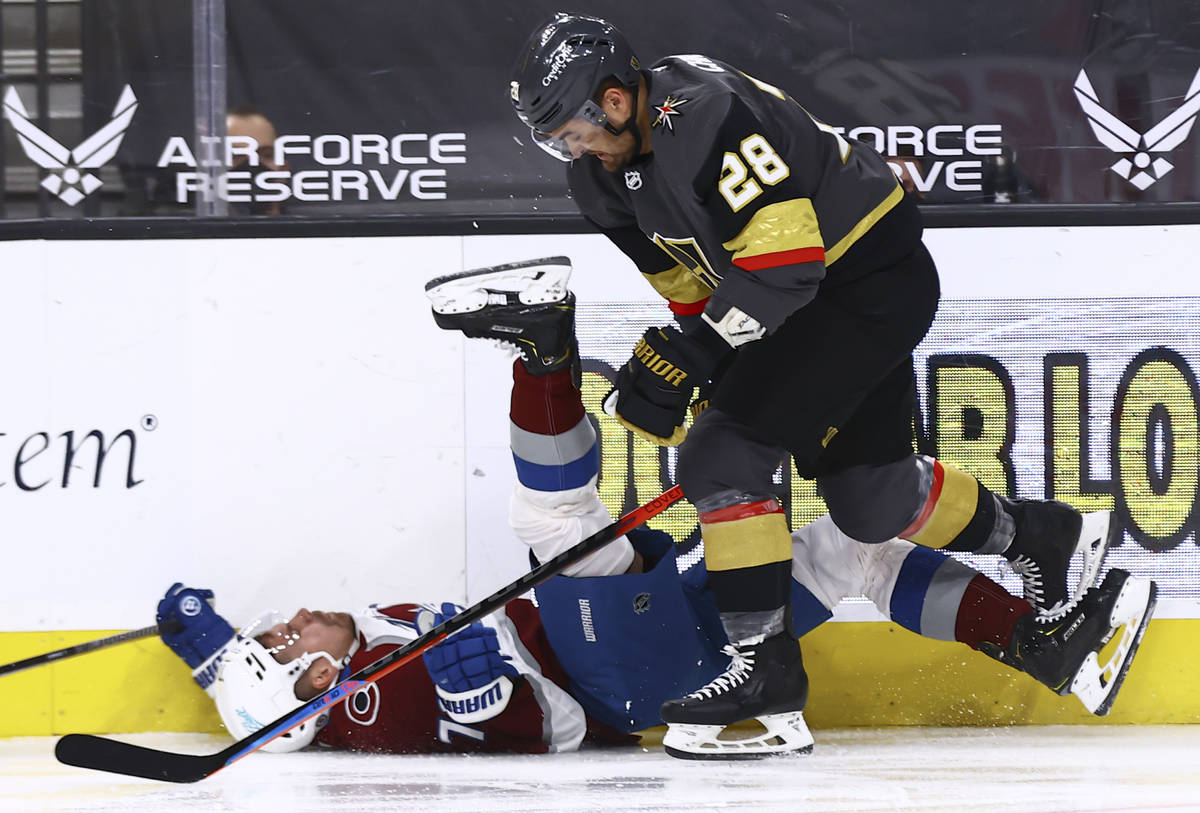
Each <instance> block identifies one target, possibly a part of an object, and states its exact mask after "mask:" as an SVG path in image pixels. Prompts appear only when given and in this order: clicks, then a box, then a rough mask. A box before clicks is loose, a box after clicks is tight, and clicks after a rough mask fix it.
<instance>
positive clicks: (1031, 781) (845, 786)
mask: <svg viewBox="0 0 1200 813" xmlns="http://www.w3.org/2000/svg"><path fill="white" fill-rule="evenodd" d="M814 735H815V736H816V738H817V745H816V750H815V751H814V753H813V754H812V755H811V756H807V757H786V758H774V759H770V760H759V761H754V762H740V763H715V762H686V761H681V760H676V759H673V758H671V757H669V756H666V755H665V754H664V753H663V752H662V749H661V748H659V747H657V746H654V747H648V748H643V747H626V748H620V749H606V750H592V751H583V752H580V753H575V754H558V755H548V756H457V755H449V756H417V757H413V756H366V755H359V754H348V753H336V752H302V753H297V754H263V753H256V754H251V755H250V756H248V757H246V758H245V759H243V760H241V761H240V762H237V763H235V764H234V765H232V766H230V767H229V768H227V769H225V770H223V771H220V772H219V773H217V774H216V775H214V776H212V777H211V778H209V779H206V780H204V781H203V782H199V783H197V784H194V785H169V784H160V783H156V782H150V781H147V780H141V779H132V778H127V777H121V776H113V775H110V774H103V773H96V772H91V771H84V770H80V769H77V768H70V767H67V766H64V765H60V764H59V763H58V762H56V761H55V759H54V757H53V747H54V739H53V738H50V737H36V738H19V739H11V740H0V810H5V811H9V810H12V811H23V812H24V811H121V813H191V811H248V812H249V811H253V813H274V811H281V812H283V813H302V812H303V811H326V812H327V813H337V812H338V811H345V812H346V813H350V812H351V811H353V813H372V811H397V810H422V811H432V812H440V811H525V812H527V813H531V812H532V811H579V810H585V811H593V810H633V811H638V813H641V811H657V810H686V811H702V810H756V811H806V812H807V811H897V810H898V811H917V810H919V811H966V810H969V811H973V812H974V811H985V810H987V811H992V810H1000V811H1022V812H1023V813H1026V812H1028V811H1089V812H1090V811H1147V810H1153V811H1185V810H1186V811H1194V810H1200V726H1195V725H1193V726H1127V727H1111V726H1105V727H1099V726H1096V727H1089V726H1048V727H1019V728H999V729H978V728H975V729H944V728H943V729H930V728H888V729H857V730H846V731H815V732H814ZM124 739H128V740H130V741H134V742H138V743H140V744H143V745H148V746H150V747H153V748H163V749H169V750H177V751H189V752H192V753H211V752H215V751H217V750H219V749H220V748H222V747H224V746H225V745H226V744H228V740H225V739H223V738H219V737H212V736H204V735H190V734H144V735H131V736H128V737H125V738H124Z"/></svg>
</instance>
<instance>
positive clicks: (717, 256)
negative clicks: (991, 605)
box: [509, 14, 1115, 725]
mask: <svg viewBox="0 0 1200 813" xmlns="http://www.w3.org/2000/svg"><path fill="white" fill-rule="evenodd" d="M509 92H510V96H511V99H512V103H513V105H514V108H515V110H516V113H517V115H518V116H519V117H520V118H521V120H522V121H523V122H524V123H525V124H526V125H528V126H529V127H530V129H531V131H532V133H533V137H534V139H535V140H536V141H537V142H538V143H539V144H540V145H541V146H543V147H544V148H546V149H547V151H549V152H550V153H551V154H553V155H555V156H556V157H559V158H562V159H563V160H566V161H569V162H570V168H569V169H568V178H569V181H570V185H571V191H572V194H573V196H574V198H575V200H576V201H577V202H578V204H579V206H580V209H581V211H582V212H583V214H584V215H585V216H586V217H587V218H588V219H589V220H590V221H591V222H592V223H593V224H594V225H595V226H596V227H597V228H598V229H599V230H600V231H601V232H603V233H604V234H605V235H607V236H608V237H609V238H610V239H611V240H612V241H613V242H614V243H615V244H616V245H617V246H618V247H619V248H620V249H621V250H622V251H623V252H624V253H625V254H626V255H628V256H629V257H630V258H631V259H632V260H633V261H634V263H635V265H636V266H637V267H638V269H639V270H640V271H641V272H642V273H643V274H644V275H645V276H646V278H647V279H648V280H649V282H650V284H651V285H653V286H654V288H655V289H656V290H657V291H658V292H659V293H660V294H661V295H662V296H663V297H665V298H666V299H667V300H668V302H669V304H670V307H671V309H672V310H673V311H674V313H675V315H676V317H677V321H678V322H679V327H680V328H682V330H681V329H678V328H676V327H674V326H668V327H662V328H655V329H651V330H648V331H647V332H646V333H645V334H644V336H643V337H642V339H641V340H640V341H639V342H638V344H637V346H636V347H635V348H634V352H633V355H632V357H631V358H630V360H629V362H628V363H627V364H625V365H624V366H623V367H622V368H621V370H620V371H619V373H618V377H617V380H616V385H615V387H614V388H613V391H612V392H611V393H610V394H609V396H608V398H607V399H606V401H605V408H606V410H608V411H609V412H610V414H612V415H614V416H615V417H617V418H618V419H619V420H620V421H621V422H622V423H623V424H624V425H625V426H627V427H628V428H629V429H630V430H631V431H633V432H635V433H637V434H638V435H640V436H641V437H642V438H644V439H646V440H649V441H650V442H652V443H657V444H662V445H676V444H681V443H682V446H681V448H680V454H679V464H678V480H679V483H680V484H681V485H682V486H683V489H684V493H685V495H686V496H687V497H688V499H689V500H690V501H691V502H692V503H693V504H695V506H696V508H697V510H698V512H699V514H700V520H701V528H702V533H703V537H704V540H705V545H706V548H705V558H706V564H707V568H708V573H709V586H710V587H711V589H712V591H713V594H714V596H715V598H716V601H717V606H718V608H719V611H720V617H721V622H722V625H723V626H724V629H725V632H726V634H727V636H728V638H729V641H730V642H731V645H732V646H733V647H734V648H735V649H736V650H737V653H738V656H737V657H736V658H734V660H733V664H732V665H731V667H730V671H729V672H728V673H727V674H725V675H723V676H720V677H718V678H717V679H716V680H714V681H712V682H711V683H709V684H707V685H706V686H704V687H702V689H700V690H698V691H696V692H694V693H692V694H690V695H687V696H686V697H683V698H680V699H678V700H673V701H668V702H667V703H666V704H665V705H664V707H663V709H662V716H663V719H664V720H665V721H666V722H668V723H669V724H680V725H725V724H728V723H731V722H735V721H737V720H743V719H749V718H759V719H760V720H762V719H766V718H771V717H773V716H776V715H786V714H790V713H794V712H795V711H798V710H799V709H801V708H802V707H803V704H804V696H805V686H806V682H805V680H804V671H803V666H802V663H801V658H800V651H799V648H798V646H797V645H796V641H795V637H794V636H793V635H791V631H790V630H789V628H788V627H789V618H790V614H789V613H788V611H787V605H788V566H789V561H790V547H789V544H788V539H789V537H788V530H787V525H786V522H785V520H784V517H783V514H782V512H781V511H780V510H778V504H777V503H776V502H775V501H774V500H773V499H771V498H770V493H771V490H772V488H771V485H772V484H771V476H772V473H773V472H774V470H775V467H776V466H777V465H778V462H779V460H781V459H782V458H783V457H784V456H785V454H787V453H790V454H791V456H792V458H793V460H794V461H795V465H796V468H797V470H798V471H799V473H800V474H801V475H802V476H804V477H807V478H815V479H816V480H817V483H818V486H819V488H820V490H821V493H822V495H823V496H824V498H825V500H826V503H827V505H828V507H829V511H830V514H831V516H832V517H833V520H834V521H835V522H836V523H837V525H838V527H839V528H840V529H841V530H842V531H844V532H845V533H847V534H849V535H850V536H851V537H853V538H855V539H858V540H860V541H863V542H882V541H884V540H886V539H889V538H892V537H901V538H904V539H908V540H910V541H912V542H914V543H917V544H918V545H922V546H926V547H930V548H936V549H941V550H949V551H971V552H976V553H989V554H1001V555H1003V556H1005V557H1006V558H1007V559H1008V560H1009V561H1010V562H1011V563H1012V566H1013V567H1014V569H1016V570H1017V571H1018V572H1020V573H1021V574H1022V576H1023V577H1024V580H1025V595H1026V598H1028V599H1029V601H1030V602H1031V603H1032V604H1033V605H1034V606H1035V607H1036V608H1037V610H1038V611H1039V612H1040V613H1041V614H1042V617H1043V619H1045V620H1051V619H1054V618H1058V617H1061V616H1062V615H1063V614H1064V613H1065V612H1067V611H1069V610H1070V609H1072V608H1073V607H1074V605H1075V603H1076V602H1077V601H1078V600H1079V598H1080V597H1081V596H1082V595H1083V593H1084V591H1086V590H1087V588H1088V587H1090V586H1091V585H1092V584H1093V582H1094V581H1095V578H1096V576H1097V575H1098V573H1099V569H1100V564H1101V560H1102V558H1103V555H1104V552H1105V550H1106V549H1107V546H1108V544H1109V541H1110V535H1111V534H1112V533H1114V532H1115V526H1114V524H1113V523H1112V521H1111V515H1109V514H1108V513H1100V514H1095V515H1088V517H1086V518H1085V517H1083V516H1082V515H1081V514H1080V513H1079V512H1077V511H1075V510H1074V509H1072V508H1071V507H1069V506H1067V505H1064V504H1062V503H1056V502H1034V501H1020V500H1013V499H1010V498H1008V497H1005V496H1002V495H996V494H993V493H992V492H991V491H989V490H988V489H987V488H985V487H984V486H983V485H982V484H981V483H979V482H978V481H977V480H976V479H975V478H974V477H972V476H971V475H969V474H967V473H965V472H962V471H960V470H958V469H955V468H954V467H952V466H949V465H946V464H943V463H941V462H939V461H937V460H934V459H932V458H930V457H926V456H922V455H917V454H914V452H913V448H912V423H911V420H912V405H913V398H914V393H915V376H914V372H913V360H912V351H913V348H914V347H915V346H916V345H917V343H918V342H919V341H920V340H921V338H922V337H923V336H924V335H925V333H926V331H927V330H928V328H929V325H930V323H931V321H932V319H933V316H934V313H935V311H936V309H937V302H938V297H939V287H938V277H937V271H936V268H935V267H934V263H933V260H932V259H931V257H930V255H929V253H928V251H926V249H925V247H924V245H923V244H922V242H921V224H920V216H919V213H918V211H917V209H916V207H915V205H914V204H913V203H912V201H911V200H909V199H907V198H906V197H905V195H904V194H903V192H902V190H901V188H900V186H899V185H898V183H897V181H896V178H895V176H894V174H893V173H892V171H891V169H890V167H889V165H888V164H887V163H886V162H885V161H884V160H883V158H882V157H881V156H880V155H879V154H877V153H876V152H874V151H873V150H872V149H871V148H870V147H868V146H867V145H865V144H861V143H858V142H853V141H848V140H847V139H845V138H843V137H842V136H841V135H839V134H838V133H837V132H836V131H835V130H834V129H833V128H831V127H829V126H828V125H825V124H824V123H822V122H820V121H818V120H817V119H815V118H814V117H812V116H810V115H809V114H808V113H807V111H805V110H804V108H802V107H801V106H800V105H799V104H797V103H796V101H795V100H793V99H792V98H790V97H789V96H788V95H787V94H786V93H785V92H784V91H783V90H781V89H779V88H777V87H774V86H773V85H770V84H767V83H766V82H762V81H760V80H758V79H756V78H753V77H750V76H748V75H746V74H744V73H742V72H741V71H739V70H737V69H736V68H734V67H732V66H729V65H726V64H724V63H721V62H719V61H717V60H714V59H710V58H707V57H704V56H699V55H688V56H673V57H666V58H664V59H661V60H659V61H658V62H656V63H654V64H653V65H651V66H649V68H648V69H647V70H643V69H642V66H641V64H640V62H639V61H638V59H637V57H636V56H635V54H634V52H633V49H632V48H631V46H630V44H629V42H628V41H627V40H626V38H625V37H624V35H622V34H621V32H620V31H618V30H617V29H616V28H615V27H614V26H613V25H611V24H610V23H608V22H606V21H604V20H599V19H595V18H590V17H584V16H579V15H570V14H558V15H556V16H555V17H554V18H553V19H551V20H550V21H548V22H547V23H546V24H545V25H543V26H541V27H540V28H538V30H536V31H535V32H534V33H533V34H532V35H531V37H530V38H529V41H528V42H527V44H526V46H525V47H524V49H522V51H521V53H520V55H519V57H518V60H517V64H516V66H515V68H514V71H513V77H512V80H511V82H510V85H509ZM710 380H711V381H712V382H713V386H712V389H711V398H710V407H709V408H708V409H707V410H705V411H704V412H703V413H702V414H701V415H700V417H699V418H698V419H697V420H696V422H695V424H694V425H693V427H692V430H691V433H690V434H688V435H687V437H686V440H685V431H684V428H683V424H684V420H683V418H684V414H685V411H686V409H687V406H688V404H689V402H690V401H691V399H692V395H693V391H694V390H695V388H696V387H697V386H700V385H703V384H705V383H706V382H708V381H710ZM1077 553H1079V554H1081V555H1082V558H1083V560H1084V561H1083V566H1082V568H1081V573H1082V575H1081V577H1080V579H1079V580H1078V582H1077V583H1075V584H1068V581H1067V568H1068V564H1069V562H1070V560H1071V558H1072V556H1074V555H1075V554H1077Z"/></svg>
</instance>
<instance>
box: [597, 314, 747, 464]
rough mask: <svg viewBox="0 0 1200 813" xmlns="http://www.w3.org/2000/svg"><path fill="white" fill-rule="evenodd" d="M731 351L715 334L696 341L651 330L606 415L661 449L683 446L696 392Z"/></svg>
mask: <svg viewBox="0 0 1200 813" xmlns="http://www.w3.org/2000/svg"><path fill="white" fill-rule="evenodd" d="M708 338H711V341H710V342H706V341H704V340H705V339H708ZM728 349H729V346H728V345H726V344H725V343H724V342H723V341H722V340H721V338H720V337H719V336H717V335H716V334H715V333H712V334H711V337H710V336H703V335H702V336H700V337H691V336H685V335H683V334H682V333H680V332H679V331H678V330H677V329H675V328H673V327H661V328H659V327H655V328H650V329H649V330H647V331H646V332H645V334H644V335H643V336H642V338H641V339H639V340H638V343H637V345H636V346H635V347H634V348H633V355H632V356H631V357H630V359H629V361H627V362H625V364H624V366H622V367H621V369H620V370H618V371H617V380H616V385H615V386H614V387H613V388H612V390H611V391H609V393H608V395H607V396H606V397H605V399H604V411H605V412H607V413H608V414H609V415H611V416H613V417H614V418H616V419H617V420H618V421H620V422H621V425H622V426H624V427H625V428H626V429H628V430H629V431H631V432H633V433H634V434H635V435H637V436H639V437H641V438H643V439H644V440H647V441H649V442H650V443H653V444H655V445H656V446H678V445H679V444H680V443H683V439H684V437H686V436H687V429H685V428H684V426H683V421H684V416H685V415H686V414H687V409H688V402H689V401H691V399H692V390H693V389H695V388H696V387H698V386H700V385H701V384H703V383H704V382H705V381H707V380H708V377H709V374H710V373H711V372H712V371H713V369H714V368H715V367H716V365H717V362H718V361H720V357H721V356H722V355H723V353H724V351H727V350H728Z"/></svg>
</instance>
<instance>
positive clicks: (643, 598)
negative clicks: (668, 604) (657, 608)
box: [633, 593, 650, 615]
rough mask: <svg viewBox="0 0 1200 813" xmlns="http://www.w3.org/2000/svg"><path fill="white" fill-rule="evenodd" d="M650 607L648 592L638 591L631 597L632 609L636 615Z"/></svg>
mask: <svg viewBox="0 0 1200 813" xmlns="http://www.w3.org/2000/svg"><path fill="white" fill-rule="evenodd" d="M649 609H650V594H649V593H638V594H637V595H636V596H634V597H633V611H634V612H635V613H637V614H638V615H641V614H642V613H644V612H646V611H647V610H649Z"/></svg>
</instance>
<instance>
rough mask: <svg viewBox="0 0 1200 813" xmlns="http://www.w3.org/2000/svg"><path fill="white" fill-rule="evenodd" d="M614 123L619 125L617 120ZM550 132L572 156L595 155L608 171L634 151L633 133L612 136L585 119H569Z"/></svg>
mask: <svg viewBox="0 0 1200 813" xmlns="http://www.w3.org/2000/svg"><path fill="white" fill-rule="evenodd" d="M610 121H611V119H610ZM614 124H617V126H619V123H618V122H614ZM551 135H552V136H553V137H554V138H556V139H558V140H560V141H561V142H562V143H563V144H564V145H565V146H566V148H567V149H568V150H570V152H571V157H572V158H581V157H583V156H584V155H592V156H595V158H596V160H598V161H599V162H600V164H601V166H603V167H604V168H605V169H607V170H608V171H609V172H616V171H618V170H620V169H621V168H622V167H624V166H625V165H626V164H628V163H629V162H630V161H631V160H633V151H634V148H635V147H636V146H637V141H636V140H635V139H634V137H633V133H631V132H624V133H621V134H620V135H613V134H612V133H610V132H609V131H608V130H606V129H604V128H603V127H600V126H597V125H595V124H592V123H591V122H589V121H586V120H584V119H571V120H570V121H568V122H567V123H566V124H564V125H563V126H562V127H559V128H558V129H557V130H555V131H554V132H553V133H551Z"/></svg>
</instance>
